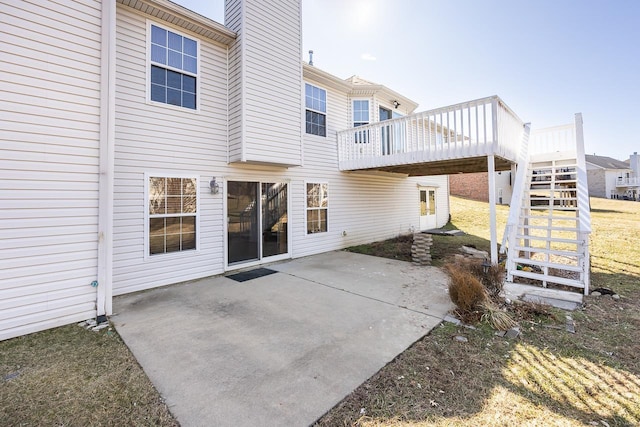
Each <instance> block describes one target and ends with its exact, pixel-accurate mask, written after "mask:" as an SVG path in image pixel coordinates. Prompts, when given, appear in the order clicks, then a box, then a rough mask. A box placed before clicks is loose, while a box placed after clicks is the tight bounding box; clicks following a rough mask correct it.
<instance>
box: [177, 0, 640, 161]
mask: <svg viewBox="0 0 640 427" xmlns="http://www.w3.org/2000/svg"><path fill="white" fill-rule="evenodd" d="M174 1H175V2H176V3H178V4H181V5H183V6H185V7H187V8H188V9H191V10H193V11H195V12H197V13H199V14H201V15H204V16H206V17H208V18H211V19H213V20H214V21H217V22H220V23H224V0H174ZM273 1H278V0H273ZM302 28H303V49H302V52H303V55H302V58H301V59H303V60H305V61H308V59H309V58H308V53H307V52H308V51H309V50H310V49H313V51H314V56H313V62H314V65H315V66H316V67H318V68H320V69H322V70H324V71H327V72H329V73H331V74H333V75H336V76H338V77H341V78H348V77H350V76H352V75H358V76H360V77H362V78H364V79H366V80H370V81H373V82H376V83H380V84H383V85H385V86H387V87H389V88H391V89H393V90H395V91H396V92H399V93H401V94H403V95H405V96H407V97H408V98H410V99H412V100H414V101H416V102H417V103H418V104H419V107H418V108H417V110H416V111H425V110H430V109H433V108H438V107H444V106H447V105H451V104H456V103H458V102H464V101H468V100H473V99H477V98H483V97H486V96H491V95H498V96H499V97H500V98H502V100H503V101H504V102H506V103H507V105H509V107H511V109H512V110H513V111H514V112H515V113H516V114H517V115H518V116H519V117H520V118H521V119H522V120H523V121H525V122H530V123H531V126H532V128H534V129H535V128H542V127H547V126H555V125H561V124H567V123H571V122H573V120H574V115H575V113H579V112H580V113H582V116H583V122H584V136H585V151H586V154H597V155H600V156H609V157H613V158H615V159H618V160H626V159H628V158H629V155H630V154H632V153H633V152H636V151H640V133H639V129H638V127H639V126H638V125H639V124H640V118H639V116H640V0H528V1H525V0H393V1H389V0H303V1H302Z"/></svg>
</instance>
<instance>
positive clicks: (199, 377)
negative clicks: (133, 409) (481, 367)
mask: <svg viewBox="0 0 640 427" xmlns="http://www.w3.org/2000/svg"><path fill="white" fill-rule="evenodd" d="M269 268H271V269H273V270H277V271H278V273H276V274H271V275H269V276H265V277H259V278H256V279H253V280H249V281H246V282H242V283H239V282H235V281H232V280H231V279H228V278H226V277H222V276H218V277H211V278H207V279H202V280H198V281H193V282H188V283H184V284H180V285H174V286H169V287H164V288H159V289H155V290H151V291H146V292H140V293H136V294H131V295H125V296H120V297H117V298H115V300H114V315H113V316H112V318H111V320H112V321H113V323H114V325H115V326H116V329H117V331H118V332H119V333H120V335H121V336H122V338H123V339H124V341H125V343H126V344H127V345H128V346H129V348H130V349H131V351H132V352H133V354H134V355H135V357H136V358H137V360H138V362H139V363H140V364H141V365H142V367H143V369H144V370H145V372H146V373H147V375H148V376H149V378H150V379H151V381H152V382H153V383H154V385H155V386H156V388H157V389H158V391H159V392H160V393H161V394H162V396H163V397H164V398H165V399H166V402H167V404H168V405H169V408H170V409H171V411H172V413H173V414H174V415H175V416H176V418H177V419H178V421H179V422H180V423H181V425H182V426H185V427H188V426H204V425H216V426H255V425H261V426H284V425H286V426H305V425H309V424H311V423H313V422H314V421H315V420H316V419H318V418H319V417H320V416H322V415H323V414H324V413H325V412H326V411H327V410H329V409H331V408H332V407H333V406H334V405H335V404H336V403H338V402H339V401H340V400H341V399H342V398H344V397H345V396H346V395H347V394H349V393H350V392H351V391H353V389H355V388H356V387H357V386H358V385H360V384H361V383H362V382H364V381H365V380H366V379H367V378H369V377H370V376H371V375H373V374H374V373H375V372H377V371H378V370H379V369H380V368H382V367H383V366H384V365H385V364H386V363H388V362H389V361H391V360H392V359H393V358H394V357H395V356H397V355H398V354H400V353H401V352H402V351H404V350H405V349H406V348H407V347H408V346H410V345H411V344H412V343H413V342H415V341H416V340H418V339H419V338H421V337H422V336H423V335H424V334H426V333H427V332H429V330H431V328H433V327H434V326H436V325H437V324H438V323H439V322H440V321H441V319H442V318H443V317H444V316H445V314H446V312H447V311H448V310H449V309H450V308H451V303H450V302H449V298H448V295H447V291H446V289H447V286H446V277H445V275H444V273H442V272H441V271H440V270H439V269H437V268H434V267H418V266H414V265H412V264H410V263H406V262H401V261H393V260H386V259H381V258H377V257H370V256H366V255H358V254H352V253H348V252H330V253H326V254H321V255H316V256H312V257H308V258H302V259H296V260H291V261H287V262H283V263H278V264H273V265H270V266H269Z"/></svg>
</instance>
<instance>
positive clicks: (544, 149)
mask: <svg viewBox="0 0 640 427" xmlns="http://www.w3.org/2000/svg"><path fill="white" fill-rule="evenodd" d="M525 145H526V144H525ZM553 148H556V150H555V151H550V149H553ZM524 150H525V151H526V153H523V155H522V156H521V157H522V158H521V160H520V161H519V162H518V171H517V174H516V182H515V183H514V184H515V185H514V199H513V200H512V204H511V211H510V215H509V220H508V221H507V229H506V231H505V240H507V242H506V243H507V250H506V252H507V262H506V269H507V280H506V281H507V282H513V283H526V284H531V285H537V286H541V287H543V288H548V287H551V288H557V289H562V288H563V287H564V288H565V289H566V287H569V288H571V289H579V290H580V291H582V292H583V293H584V294H588V292H589V269H590V264H589V233H590V231H591V228H590V216H591V215H590V211H589V198H588V188H587V180H586V165H585V160H584V145H583V142H582V117H581V116H580V115H576V123H575V125H568V126H562V127H556V128H550V129H543V130H540V131H535V132H532V134H531V138H530V141H529V144H528V147H526V146H525V148H524ZM503 243H505V242H504V241H503ZM502 249H503V252H504V251H505V247H504V245H503V248H502ZM558 285H561V286H558Z"/></svg>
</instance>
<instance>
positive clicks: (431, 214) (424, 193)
mask: <svg viewBox="0 0 640 427" xmlns="http://www.w3.org/2000/svg"><path fill="white" fill-rule="evenodd" d="M436 226H437V222H436V189H435V188H430V187H420V231H425V230H430V229H432V228H436Z"/></svg>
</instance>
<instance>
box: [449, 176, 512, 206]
mask: <svg viewBox="0 0 640 427" xmlns="http://www.w3.org/2000/svg"><path fill="white" fill-rule="evenodd" d="M494 176H495V189H496V193H495V197H496V203H498V204H499V205H508V204H509V203H510V202H511V187H512V185H513V176H514V172H512V171H510V170H508V171H499V172H496V173H495V175H494ZM449 192H450V194H451V195H453V196H460V197H465V198H467V199H471V200H478V201H481V202H488V201H489V175H488V172H477V173H465V174H455V175H450V176H449Z"/></svg>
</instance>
